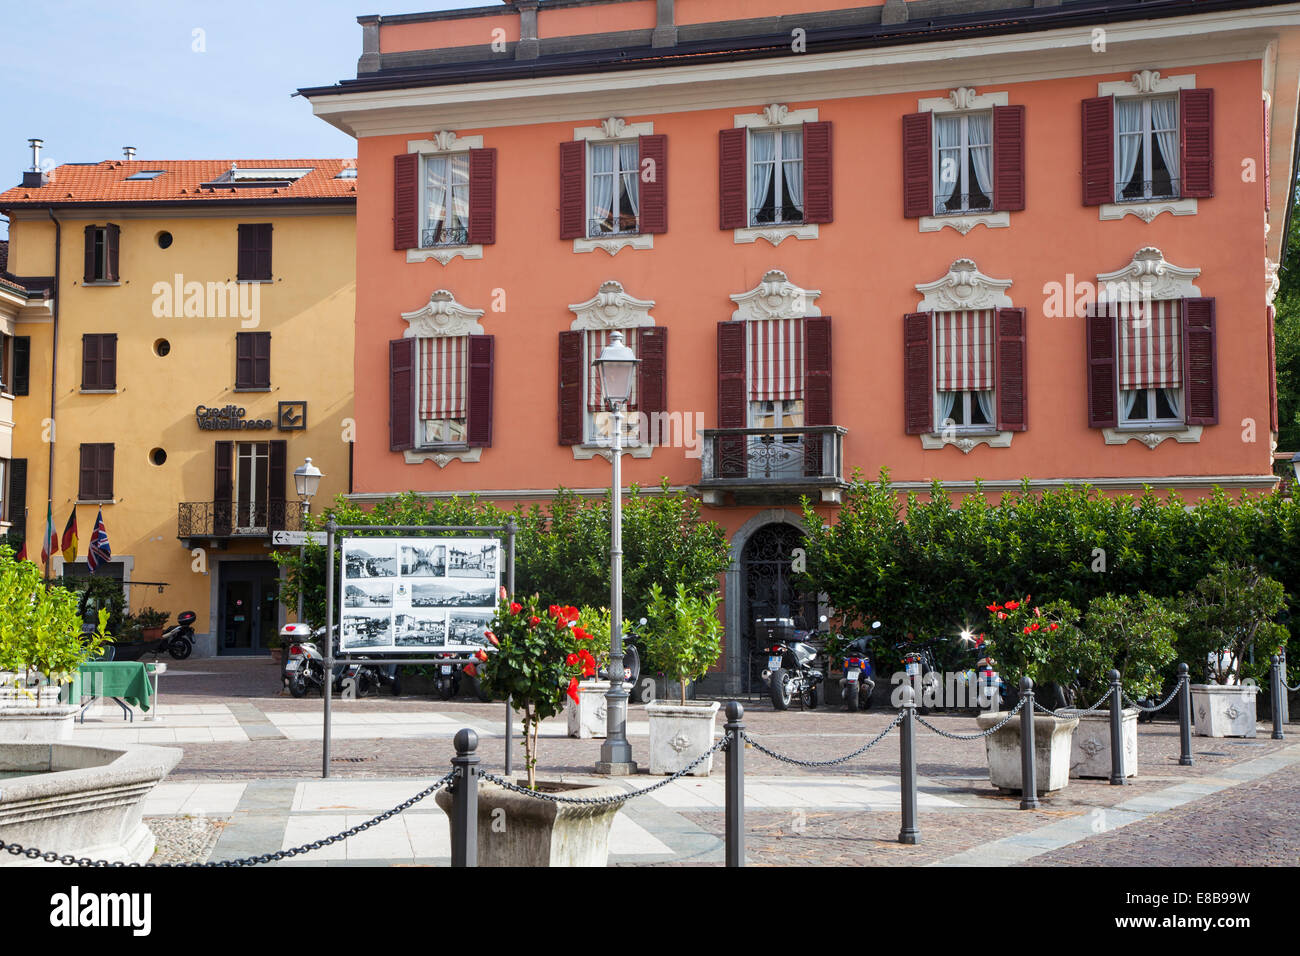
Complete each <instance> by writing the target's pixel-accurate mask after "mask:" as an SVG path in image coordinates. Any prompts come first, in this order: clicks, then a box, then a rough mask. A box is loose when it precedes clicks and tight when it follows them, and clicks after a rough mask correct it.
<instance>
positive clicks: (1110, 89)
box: [1097, 70, 1196, 96]
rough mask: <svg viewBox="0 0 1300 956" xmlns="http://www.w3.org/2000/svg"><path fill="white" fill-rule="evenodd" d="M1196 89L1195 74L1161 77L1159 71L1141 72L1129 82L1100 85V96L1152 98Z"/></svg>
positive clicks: (1098, 93)
mask: <svg viewBox="0 0 1300 956" xmlns="http://www.w3.org/2000/svg"><path fill="white" fill-rule="evenodd" d="M1194 89H1196V74H1195V73H1180V74H1179V75H1178V76H1161V75H1160V71H1159V70H1140V71H1138V72H1137V73H1134V74H1133V75H1132V76H1131V77H1129V79H1127V80H1115V81H1112V82H1106V83H1098V84H1097V95H1098V96H1150V95H1152V94H1157V93H1176V92H1178V91H1179V90H1194Z"/></svg>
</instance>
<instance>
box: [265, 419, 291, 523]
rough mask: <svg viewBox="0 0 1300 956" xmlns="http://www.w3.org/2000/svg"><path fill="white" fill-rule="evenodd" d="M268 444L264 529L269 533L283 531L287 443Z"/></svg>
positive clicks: (281, 441) (273, 441)
mask: <svg viewBox="0 0 1300 956" xmlns="http://www.w3.org/2000/svg"><path fill="white" fill-rule="evenodd" d="M268 444H269V445H270V446H271V447H270V454H269V455H268V456H267V458H268V463H267V474H266V503H267V514H266V527H267V528H268V529H269V530H271V531H283V530H284V525H285V514H284V511H285V484H286V483H287V482H288V480H289V465H288V460H289V455H288V443H287V442H285V441H284V440H283V439H272V440H271V441H270V442H268Z"/></svg>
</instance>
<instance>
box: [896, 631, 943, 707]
mask: <svg viewBox="0 0 1300 956" xmlns="http://www.w3.org/2000/svg"><path fill="white" fill-rule="evenodd" d="M936 644H938V641H926V642H924V643H915V642H904V643H902V644H895V645H894V649H895V650H897V651H899V652H901V654H902V661H903V673H904V674H906V675H907V683H908V684H909V685H911V687H912V688H913V689H914V690H915V691H916V692H917V706H916V712H917V713H918V714H928V713H930V707H929V706H928V705H927V704H926V703H925V700H926V697H927V696H929V697H930V698H931V699H933V698H934V691H931V692H930V694H928V695H927V693H926V691H927V690H930V689H931V688H933V687H934V686H935V685H936V684H941V681H942V678H941V677H940V675H939V668H938V667H937V666H936V664H935V659H934V647H935V645H936ZM938 689H942V687H940V688H938Z"/></svg>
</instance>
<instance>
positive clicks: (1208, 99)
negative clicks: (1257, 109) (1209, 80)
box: [1178, 90, 1214, 199]
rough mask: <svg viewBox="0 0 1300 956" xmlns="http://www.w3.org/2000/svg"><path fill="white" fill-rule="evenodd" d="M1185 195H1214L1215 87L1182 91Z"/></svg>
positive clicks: (1180, 115)
mask: <svg viewBox="0 0 1300 956" xmlns="http://www.w3.org/2000/svg"><path fill="white" fill-rule="evenodd" d="M1178 124H1179V127H1180V128H1179V130H1178V141H1179V144H1180V148H1181V149H1182V154H1183V155H1182V163H1181V169H1182V172H1181V173H1180V175H1181V176H1182V177H1183V191H1182V195H1183V196H1191V197H1196V198H1198V199H1200V198H1207V197H1209V196H1213V195H1214V90H1179V91H1178Z"/></svg>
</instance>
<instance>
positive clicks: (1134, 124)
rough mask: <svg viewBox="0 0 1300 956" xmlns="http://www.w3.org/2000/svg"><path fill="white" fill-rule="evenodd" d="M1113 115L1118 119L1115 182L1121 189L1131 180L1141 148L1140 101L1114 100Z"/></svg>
mask: <svg viewBox="0 0 1300 956" xmlns="http://www.w3.org/2000/svg"><path fill="white" fill-rule="evenodd" d="M1115 115H1116V116H1117V117H1118V119H1119V169H1117V170H1115V182H1116V183H1118V184H1119V186H1120V188H1121V189H1122V188H1124V187H1125V186H1127V185H1128V184H1129V182H1130V180H1132V179H1133V170H1135V169H1136V168H1137V159H1138V152H1139V151H1140V150H1141V147H1142V101H1141V100H1134V99H1125V98H1120V99H1116V100H1115ZM1126 134H1130V135H1126ZM1131 134H1136V135H1131Z"/></svg>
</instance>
